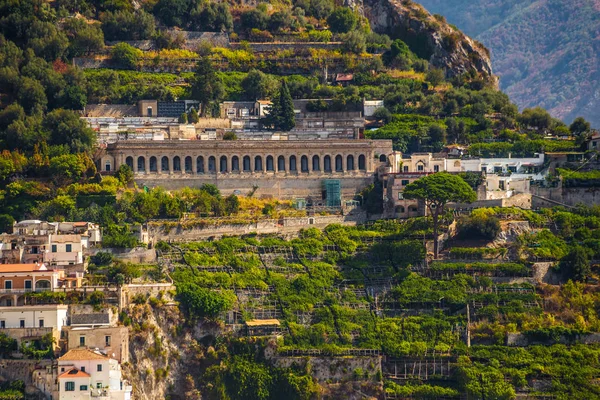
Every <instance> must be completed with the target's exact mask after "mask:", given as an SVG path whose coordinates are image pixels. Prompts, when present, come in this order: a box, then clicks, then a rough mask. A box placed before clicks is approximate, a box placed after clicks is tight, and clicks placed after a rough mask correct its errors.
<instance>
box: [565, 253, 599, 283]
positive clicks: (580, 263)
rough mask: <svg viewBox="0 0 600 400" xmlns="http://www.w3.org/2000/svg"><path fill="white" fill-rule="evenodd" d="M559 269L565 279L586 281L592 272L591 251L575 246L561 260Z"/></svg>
mask: <svg viewBox="0 0 600 400" xmlns="http://www.w3.org/2000/svg"><path fill="white" fill-rule="evenodd" d="M559 269H560V272H561V273H562V275H563V277H565V279H573V280H575V281H585V280H586V279H587V277H588V276H590V274H591V272H592V270H591V266H590V255H589V250H588V249H586V248H584V247H582V246H575V247H573V248H572V249H571V251H570V252H569V253H568V254H567V255H566V256H564V257H563V258H562V260H560V263H559Z"/></svg>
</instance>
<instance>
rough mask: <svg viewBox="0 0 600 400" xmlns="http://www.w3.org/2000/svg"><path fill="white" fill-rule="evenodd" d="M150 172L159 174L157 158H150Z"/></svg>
mask: <svg viewBox="0 0 600 400" xmlns="http://www.w3.org/2000/svg"><path fill="white" fill-rule="evenodd" d="M150 172H158V161H156V157H154V156H152V157H150Z"/></svg>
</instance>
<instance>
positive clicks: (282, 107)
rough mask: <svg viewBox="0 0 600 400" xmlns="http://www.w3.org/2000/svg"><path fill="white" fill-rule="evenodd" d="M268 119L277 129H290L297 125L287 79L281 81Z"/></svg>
mask: <svg viewBox="0 0 600 400" xmlns="http://www.w3.org/2000/svg"><path fill="white" fill-rule="evenodd" d="M267 121H268V123H269V124H270V125H272V126H273V128H274V129H276V130H282V131H290V130H292V129H293V128H294V126H296V116H295V113H294V102H293V101H292V96H291V95H290V90H289V89H288V86H287V83H286V81H285V79H282V81H281V86H280V87H279V95H278V96H276V97H275V98H274V99H273V104H271V106H270V107H269V116H268V117H267Z"/></svg>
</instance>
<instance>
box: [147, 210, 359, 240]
mask: <svg viewBox="0 0 600 400" xmlns="http://www.w3.org/2000/svg"><path fill="white" fill-rule="evenodd" d="M364 221H366V215H365V214H364V213H360V214H352V215H343V216H342V215H326V216H312V217H298V218H285V219H283V220H275V219H268V220H264V221H259V222H256V223H251V224H246V225H230V224H225V225H219V226H216V225H211V226H197V227H184V226H183V225H182V224H178V225H177V226H175V227H173V226H172V225H170V224H168V223H165V221H156V222H151V223H149V224H148V236H149V237H150V240H151V241H152V242H157V241H159V240H164V241H167V242H185V241H193V240H198V239H202V238H207V237H214V236H217V237H218V236H223V235H244V234H249V233H257V234H269V233H277V234H286V233H295V232H297V231H298V230H300V229H302V228H311V227H316V228H324V227H326V226H327V225H330V224H343V225H356V224H357V223H361V222H364ZM182 222H183V223H185V221H182Z"/></svg>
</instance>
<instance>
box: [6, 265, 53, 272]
mask: <svg viewBox="0 0 600 400" xmlns="http://www.w3.org/2000/svg"><path fill="white" fill-rule="evenodd" d="M47 270H48V269H47V268H46V266H45V265H44V264H0V273H10V272H34V271H47Z"/></svg>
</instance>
